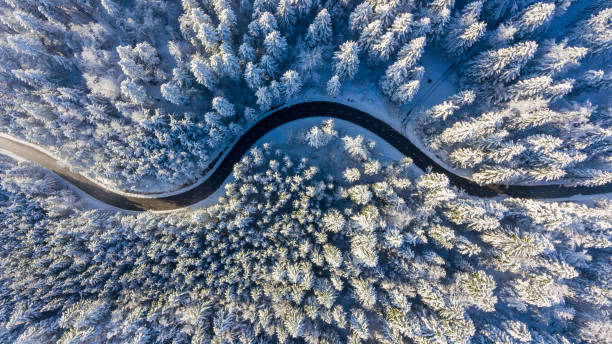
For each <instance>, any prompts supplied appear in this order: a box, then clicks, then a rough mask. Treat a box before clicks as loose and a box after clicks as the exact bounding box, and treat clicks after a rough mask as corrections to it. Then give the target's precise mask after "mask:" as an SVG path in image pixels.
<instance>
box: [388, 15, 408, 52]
mask: <svg viewBox="0 0 612 344" xmlns="http://www.w3.org/2000/svg"><path fill="white" fill-rule="evenodd" d="M412 18H413V16H412V13H408V12H405V13H401V14H400V15H398V16H397V17H396V18H395V20H394V21H393V24H392V25H391V31H392V32H393V34H395V37H396V39H397V43H398V44H404V42H405V40H406V38H407V37H408V35H409V34H410V32H411V31H412Z"/></svg>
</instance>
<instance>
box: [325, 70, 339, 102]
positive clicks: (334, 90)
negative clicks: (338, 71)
mask: <svg viewBox="0 0 612 344" xmlns="http://www.w3.org/2000/svg"><path fill="white" fill-rule="evenodd" d="M340 87H341V84H340V77H339V76H338V75H334V76H332V77H331V78H330V79H329V81H328V82H327V88H326V90H327V94H329V95H330V96H332V97H337V96H338V94H340Z"/></svg>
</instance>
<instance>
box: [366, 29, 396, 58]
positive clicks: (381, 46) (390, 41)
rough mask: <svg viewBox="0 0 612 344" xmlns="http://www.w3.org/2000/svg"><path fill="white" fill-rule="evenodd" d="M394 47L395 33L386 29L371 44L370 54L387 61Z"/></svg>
mask: <svg viewBox="0 0 612 344" xmlns="http://www.w3.org/2000/svg"><path fill="white" fill-rule="evenodd" d="M396 48H397V39H396V36H395V33H393V32H392V31H388V32H387V33H385V34H384V35H382V36H381V37H380V39H379V40H378V42H376V43H374V44H373V45H372V50H370V56H371V57H373V58H376V59H379V60H381V61H387V60H388V59H389V57H391V54H393V52H394V51H395V49H396Z"/></svg>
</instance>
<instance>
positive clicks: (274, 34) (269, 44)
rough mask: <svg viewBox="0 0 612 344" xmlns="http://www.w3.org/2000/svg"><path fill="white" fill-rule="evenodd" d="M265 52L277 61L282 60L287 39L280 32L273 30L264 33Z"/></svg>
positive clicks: (286, 46)
mask: <svg viewBox="0 0 612 344" xmlns="http://www.w3.org/2000/svg"><path fill="white" fill-rule="evenodd" d="M264 46H265V47H266V53H267V54H268V55H270V56H272V57H274V58H275V59H276V60H277V61H284V59H285V57H286V55H287V49H288V45H287V40H286V39H285V37H284V36H283V35H281V34H280V32H278V31H276V30H274V31H271V32H270V33H268V34H267V35H266V39H265V40H264Z"/></svg>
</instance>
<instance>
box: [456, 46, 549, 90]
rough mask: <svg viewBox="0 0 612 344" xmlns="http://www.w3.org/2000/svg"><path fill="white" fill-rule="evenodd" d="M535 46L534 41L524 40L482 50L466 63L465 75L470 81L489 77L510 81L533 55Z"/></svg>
mask: <svg viewBox="0 0 612 344" xmlns="http://www.w3.org/2000/svg"><path fill="white" fill-rule="evenodd" d="M537 48H538V45H537V43H536V42H533V41H526V42H521V43H517V44H515V45H513V46H510V47H508V48H501V49H497V50H489V51H485V52H482V53H480V54H478V56H477V57H476V58H474V59H473V60H472V61H471V62H469V63H468V68H467V70H466V76H467V77H468V78H470V80H471V81H472V82H484V81H486V80H490V79H496V80H500V81H503V82H508V81H512V80H514V79H516V77H517V76H518V75H519V73H520V71H521V68H522V67H523V66H524V65H525V64H526V63H527V62H528V61H529V60H530V59H531V58H532V57H533V55H534V54H535V51H536V49H537Z"/></svg>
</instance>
